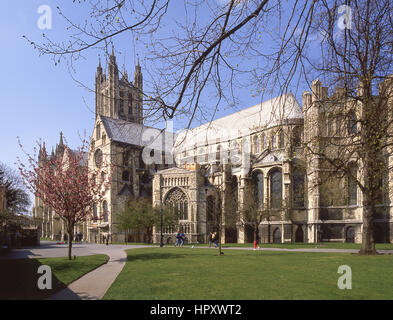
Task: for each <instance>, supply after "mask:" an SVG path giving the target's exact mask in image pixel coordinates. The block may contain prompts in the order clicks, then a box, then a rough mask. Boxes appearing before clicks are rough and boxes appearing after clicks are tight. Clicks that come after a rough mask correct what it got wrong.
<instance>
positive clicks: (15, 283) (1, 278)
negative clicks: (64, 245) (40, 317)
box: [0, 254, 108, 299]
mask: <svg viewBox="0 0 393 320" xmlns="http://www.w3.org/2000/svg"><path fill="white" fill-rule="evenodd" d="M107 261H108V256H107V255H104V254H97V255H92V256H83V257H77V258H76V259H75V260H68V258H65V257H61V258H43V259H12V260H1V261H0V269H1V272H0V299H45V298H48V297H49V296H51V295H52V294H54V293H56V292H57V291H58V290H60V289H62V288H64V287H66V286H67V285H68V284H70V283H71V282H73V281H75V280H76V279H78V278H80V277H81V276H83V275H84V274H86V273H88V272H89V271H91V270H93V269H95V268H97V267H98V266H100V265H102V264H104V263H106V262H107ZM40 265H48V266H50V268H51V270H52V289H51V290H49V289H46V290H40V289H39V288H38V286H37V281H38V278H39V277H40V276H42V274H38V273H37V270H38V267H39V266H40Z"/></svg>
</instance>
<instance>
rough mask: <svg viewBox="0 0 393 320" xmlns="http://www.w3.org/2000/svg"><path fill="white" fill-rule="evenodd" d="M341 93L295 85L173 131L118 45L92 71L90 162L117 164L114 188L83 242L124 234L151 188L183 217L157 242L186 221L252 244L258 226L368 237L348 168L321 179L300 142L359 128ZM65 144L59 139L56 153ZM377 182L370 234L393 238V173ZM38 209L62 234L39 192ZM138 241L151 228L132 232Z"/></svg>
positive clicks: (278, 237)
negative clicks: (131, 212)
mask: <svg viewBox="0 0 393 320" xmlns="http://www.w3.org/2000/svg"><path fill="white" fill-rule="evenodd" d="M385 82H386V83H382V85H384V84H385V85H391V82H388V80H386V81H385ZM340 94H342V92H340V89H337V90H336V92H335V93H333V94H332V95H331V96H329V95H328V88H326V87H323V86H322V83H321V82H320V81H319V80H315V81H313V83H312V86H311V92H307V91H306V92H304V93H303V96H302V101H301V102H302V104H300V103H299V102H298V101H297V99H296V98H295V96H294V95H292V94H291V93H288V94H284V95H281V96H279V97H276V98H273V99H270V100H267V101H264V102H262V103H259V104H257V105H255V106H252V107H249V108H245V109H242V110H240V111H238V112H235V113H233V114H230V115H227V116H225V117H222V118H219V119H216V120H213V121H211V122H209V123H206V124H204V125H201V126H198V127H195V128H193V129H191V130H186V131H182V132H181V133H178V134H176V133H174V132H171V131H170V130H161V129H157V128H153V127H149V126H146V125H145V124H144V120H143V116H144V113H143V76H142V70H141V67H140V65H139V62H138V63H137V65H136V67H135V71H134V80H133V81H130V80H129V79H128V75H127V72H126V71H123V72H122V73H121V76H119V70H118V66H117V62H116V57H115V55H114V53H113V51H112V54H111V55H110V57H109V63H108V70H107V74H106V73H105V72H104V71H103V69H102V67H101V62H100V63H99V66H98V68H97V72H96V77H95V124H94V129H93V133H92V137H91V143H90V149H89V152H88V155H87V160H86V165H88V166H89V167H90V168H91V169H93V170H99V171H100V174H101V176H102V177H103V178H105V176H106V175H108V174H109V172H108V168H110V169H111V179H112V180H111V187H110V190H109V191H108V192H107V196H106V197H105V200H104V201H103V202H102V204H101V205H99V206H97V207H95V208H94V210H93V216H92V218H91V219H89V221H86V222H85V223H83V224H81V225H79V226H77V227H76V230H75V232H76V233H81V234H82V235H83V240H84V241H87V242H97V243H103V242H104V240H105V239H107V238H108V237H109V239H110V242H112V243H115V242H123V241H124V240H125V238H124V237H125V235H124V233H123V232H120V231H119V230H118V228H117V223H118V221H117V215H118V214H119V213H120V212H121V211H122V210H123V208H124V205H125V203H126V201H128V200H129V199H130V197H149V198H151V201H152V203H153V205H154V206H157V207H163V206H167V207H171V208H173V209H174V210H176V211H177V213H178V216H179V221H178V224H177V225H176V226H173V227H165V228H164V229H163V233H162V234H161V230H158V229H159V228H155V229H154V230H153V242H155V243H158V242H160V240H161V236H162V237H163V241H164V243H167V244H171V243H174V241H175V233H176V232H177V231H178V230H181V231H183V232H184V233H185V236H186V241H187V242H189V243H197V242H199V243H206V242H207V239H208V235H209V233H210V232H215V231H218V230H219V228H220V226H221V228H220V229H221V230H222V232H221V235H220V236H221V239H222V241H223V242H226V243H247V242H252V241H253V239H254V234H255V232H257V234H258V235H257V238H258V239H259V240H260V242H262V243H285V242H311V243H314V242H323V241H334V242H355V243H360V242H361V240H362V214H363V208H362V193H361V191H360V189H359V187H358V186H357V184H356V182H355V181H354V179H353V178H352V179H351V178H350V177H345V176H342V177H335V176H334V177H333V176H332V175H330V176H329V178H327V179H325V180H324V179H323V176H324V174H325V171H328V170H327V169H326V167H324V164H323V163H322V161H321V159H319V158H318V157H317V156H315V155H314V154H312V153H310V152H309V149H307V148H305V147H304V146H305V145H306V144H308V143H310V142H311V141H316V140H317V139H328V138H329V139H333V138H336V137H337V136H340V137H342V136H346V135H354V136H356V134H357V126H358V121H357V119H359V115H360V112H361V108H360V107H359V106H356V105H354V106H353V105H351V108H349V109H350V111H348V114H346V115H345V116H337V114H338V113H337V114H335V111H334V110H335V108H331V107H329V108H326V106H328V105H329V103H331V101H333V100H334V101H337V96H340ZM321 101H323V103H322V102H321ZM342 103H344V104H348V102H347V101H343V102H342ZM349 109H348V110H349ZM332 110H333V111H332ZM337 110H338V109H337ZM62 152H64V150H62V137H61V138H60V142H59V145H58V146H57V147H56V154H61V153H62ZM326 152H328V151H326ZM329 152H341V151H340V150H339V149H335V150H333V151H332V150H330V151H329ZM383 158H384V159H385V161H386V165H387V166H389V165H391V164H393V156H391V155H384V157H383ZM172 159H173V161H171V160H172ZM352 160H353V174H354V176H356V177H359V178H361V177H360V175H361V174H362V170H361V168H360V167H359V163H358V161H357V159H356V158H353V159H352ZM391 162H392V163H391ZM105 164H106V165H105ZM317 181H318V182H317ZM321 181H322V182H321ZM381 186H382V191H381V195H380V205H378V208H377V209H378V212H377V216H376V219H375V221H374V237H375V240H376V242H393V228H392V227H393V210H392V207H391V205H390V204H391V203H392V202H393V199H391V198H392V197H393V195H392V194H390V193H389V192H388V190H391V189H393V182H392V181H391V180H390V179H388V178H386V177H381ZM252 207H254V208H255V207H256V208H257V209H258V208H259V209H258V210H263V212H264V215H263V218H262V219H261V220H260V221H258V225H257V226H256V228H255V227H253V226H252V225H251V224H249V223H245V222H244V221H245V219H244V212H245V211H247V210H252V209H251V208H252ZM33 214H34V215H35V216H36V217H41V220H42V235H43V236H44V237H50V238H52V239H64V228H63V227H61V222H60V221H59V219H58V218H56V217H55V214H52V213H51V212H50V210H49V209H48V208H45V207H44V206H43V205H42V204H41V203H40V201H39V199H36V205H35V208H34V209H33ZM56 219H57V220H56ZM128 240H130V239H128ZM131 240H132V241H143V238H142V237H139V236H138V234H136V235H134V238H133V239H131Z"/></svg>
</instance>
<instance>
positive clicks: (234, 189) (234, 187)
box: [232, 176, 239, 212]
mask: <svg viewBox="0 0 393 320" xmlns="http://www.w3.org/2000/svg"><path fill="white" fill-rule="evenodd" d="M232 196H233V202H232V203H233V209H234V211H235V212H236V211H237V209H238V199H239V186H238V182H237V177H236V176H232Z"/></svg>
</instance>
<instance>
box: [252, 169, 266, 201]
mask: <svg viewBox="0 0 393 320" xmlns="http://www.w3.org/2000/svg"><path fill="white" fill-rule="evenodd" d="M252 182H253V191H254V203H255V204H256V205H257V206H258V207H261V206H262V205H263V173H262V172H261V171H256V172H254V173H253V175H252Z"/></svg>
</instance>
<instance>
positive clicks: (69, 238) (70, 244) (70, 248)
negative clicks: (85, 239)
mask: <svg viewBox="0 0 393 320" xmlns="http://www.w3.org/2000/svg"><path fill="white" fill-rule="evenodd" d="M73 236H74V235H73V232H72V229H71V230H68V260H72V257H71V251H72V238H73Z"/></svg>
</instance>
